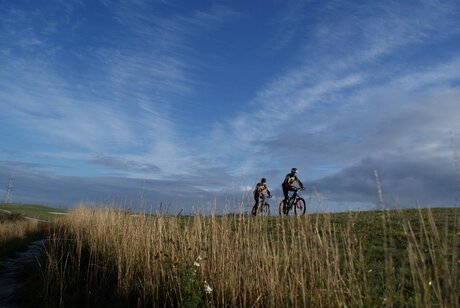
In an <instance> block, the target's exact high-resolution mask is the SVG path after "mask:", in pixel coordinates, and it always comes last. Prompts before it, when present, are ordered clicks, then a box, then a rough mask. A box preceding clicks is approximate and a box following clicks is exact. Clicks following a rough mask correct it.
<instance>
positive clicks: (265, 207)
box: [261, 202, 270, 216]
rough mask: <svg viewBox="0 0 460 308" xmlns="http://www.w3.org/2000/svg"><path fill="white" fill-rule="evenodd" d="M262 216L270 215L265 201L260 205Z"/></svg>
mask: <svg viewBox="0 0 460 308" xmlns="http://www.w3.org/2000/svg"><path fill="white" fill-rule="evenodd" d="M261 214H262V216H270V205H269V204H268V203H267V202H265V204H264V206H262V212H261Z"/></svg>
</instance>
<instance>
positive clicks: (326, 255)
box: [44, 207, 460, 307]
mask: <svg viewBox="0 0 460 308" xmlns="http://www.w3.org/2000/svg"><path fill="white" fill-rule="evenodd" d="M459 214H460V210H459V209H454V208H451V209H424V210H405V211H383V212H350V213H340V214H318V215H306V216H302V217H250V216H245V215H232V216H224V217H219V216H200V215H196V216H192V217H171V216H164V215H157V216H135V217H133V216H130V215H129V214H128V213H124V212H121V211H115V210H113V209H98V210H94V209H88V208H84V207H81V208H78V209H75V210H73V211H71V212H70V214H69V215H68V217H66V218H64V219H63V220H61V221H59V222H57V223H56V224H55V228H54V229H53V230H51V234H50V242H49V245H48V247H47V250H46V254H47V265H46V270H45V281H44V286H45V291H44V292H45V294H44V298H45V299H46V300H45V302H46V303H47V304H53V303H54V305H63V306H68V305H72V304H73V305H75V306H78V305H93V306H97V305H100V304H105V305H110V306H121V307H126V306H166V307H170V306H174V307H177V306H181V307H202V306H210V307H211V306H212V307H215V306H218V307H226V306H230V307H317V306H322V307H375V306H387V307H393V306H416V307H427V306H439V307H458V306H459V294H460V288H459V286H460V273H459V265H460V264H459V262H460V261H459V252H460V249H459V245H460V217H459V216H460V215H459Z"/></svg>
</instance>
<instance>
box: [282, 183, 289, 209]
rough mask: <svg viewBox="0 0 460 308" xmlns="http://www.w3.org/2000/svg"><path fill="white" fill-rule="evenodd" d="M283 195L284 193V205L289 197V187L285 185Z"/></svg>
mask: <svg viewBox="0 0 460 308" xmlns="http://www.w3.org/2000/svg"><path fill="white" fill-rule="evenodd" d="M283 195H284V200H283V201H284V205H286V204H287V201H288V199H289V189H288V188H287V187H284V186H283Z"/></svg>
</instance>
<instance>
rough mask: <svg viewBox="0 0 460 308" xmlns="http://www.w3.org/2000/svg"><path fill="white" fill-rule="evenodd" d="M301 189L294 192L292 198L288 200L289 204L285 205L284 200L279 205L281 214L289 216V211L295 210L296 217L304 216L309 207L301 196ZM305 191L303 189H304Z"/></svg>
mask: <svg viewBox="0 0 460 308" xmlns="http://www.w3.org/2000/svg"><path fill="white" fill-rule="evenodd" d="M299 190H301V189H297V190H296V191H294V193H293V194H292V196H291V197H290V198H289V199H288V201H287V204H286V205H285V204H284V200H281V202H280V204H279V207H278V209H279V214H280V216H282V215H286V216H287V215H289V211H291V210H292V209H294V213H295V215H304V214H305V211H306V210H307V206H306V203H305V200H304V199H303V198H302V197H300V196H299V194H298V191H299ZM302 190H303V189H302Z"/></svg>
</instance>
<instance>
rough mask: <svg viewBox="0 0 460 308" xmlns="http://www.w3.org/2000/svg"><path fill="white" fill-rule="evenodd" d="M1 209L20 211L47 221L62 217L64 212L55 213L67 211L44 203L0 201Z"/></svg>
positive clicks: (25, 214) (13, 211)
mask: <svg viewBox="0 0 460 308" xmlns="http://www.w3.org/2000/svg"><path fill="white" fill-rule="evenodd" d="M0 210H4V211H9V212H12V213H20V214H23V215H24V216H27V217H31V218H36V219H40V220H45V221H54V220H55V219H56V218H61V217H62V214H61V215H60V214H53V213H63V214H65V213H66V212H67V210H65V209H59V208H52V207H48V206H44V205H36V204H14V203H0Z"/></svg>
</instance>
